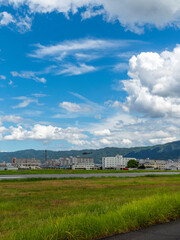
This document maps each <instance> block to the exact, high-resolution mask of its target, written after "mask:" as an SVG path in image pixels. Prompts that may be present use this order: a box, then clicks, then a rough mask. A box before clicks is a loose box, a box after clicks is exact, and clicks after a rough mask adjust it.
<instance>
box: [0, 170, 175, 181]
mask: <svg viewBox="0 0 180 240" xmlns="http://www.w3.org/2000/svg"><path fill="white" fill-rule="evenodd" d="M147 175H180V172H142V173H86V174H24V175H0V180H3V179H27V178H90V177H139V176H147Z"/></svg>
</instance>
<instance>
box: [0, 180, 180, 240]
mask: <svg viewBox="0 0 180 240" xmlns="http://www.w3.org/2000/svg"><path fill="white" fill-rule="evenodd" d="M0 192H1V194H0V239H2V240H32V239H35V240H55V239H56V240H58V239H59V240H65V239H75V240H79V239H80V240H81V239H87V240H88V239H97V238H100V237H104V236H109V235H112V234H115V233H121V232H127V231H130V230H136V229H139V228H141V227H145V226H149V225H152V224H155V223H159V222H165V221H168V220H172V219H177V218H179V217H180V176H171V177H159V176H158V177H156V176H153V177H137V178H92V179H76V180H75V179H64V180H41V181H40V180H37V179H36V180H35V181H33V180H32V181H31V180H30V179H29V180H15V181H12V180H11V181H5V182H0Z"/></svg>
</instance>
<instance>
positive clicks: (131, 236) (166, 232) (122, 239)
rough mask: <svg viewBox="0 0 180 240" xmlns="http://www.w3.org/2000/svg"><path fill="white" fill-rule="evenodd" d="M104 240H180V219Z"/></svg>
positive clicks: (104, 239)
mask: <svg viewBox="0 0 180 240" xmlns="http://www.w3.org/2000/svg"><path fill="white" fill-rule="evenodd" d="M103 240H180V219H179V220H177V221H175V222H169V223H164V224H159V225H155V226H152V227H148V228H145V229H142V230H139V231H136V232H129V233H125V234H119V235H116V236H113V237H109V238H103Z"/></svg>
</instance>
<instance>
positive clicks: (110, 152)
mask: <svg viewBox="0 0 180 240" xmlns="http://www.w3.org/2000/svg"><path fill="white" fill-rule="evenodd" d="M84 153H85V154H84ZM117 154H120V155H123V156H124V157H132V158H133V157H134V158H137V159H145V158H150V159H156V160H158V159H159V160H168V159H172V160H177V159H178V158H179V157H180V141H176V142H171V143H166V144H162V145H155V146H149V147H132V148H117V147H106V148H102V149H84V150H70V151H51V150H48V151H47V159H58V158H60V157H69V156H84V157H93V158H94V161H95V162H96V163H101V160H102V157H107V156H115V155H117ZM13 157H15V158H36V159H40V160H41V161H42V162H43V161H44V160H45V151H43V150H33V149H28V150H21V151H16V152H0V162H3V161H6V162H11V159H12V158H13Z"/></svg>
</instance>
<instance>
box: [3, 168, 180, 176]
mask: <svg viewBox="0 0 180 240" xmlns="http://www.w3.org/2000/svg"><path fill="white" fill-rule="evenodd" d="M128 172H130V173H134V172H136V173H137V172H140V173H142V172H180V171H160V170H133V171H129V170H71V169H36V170H19V171H18V170H9V171H0V175H22V174H83V173H128Z"/></svg>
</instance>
